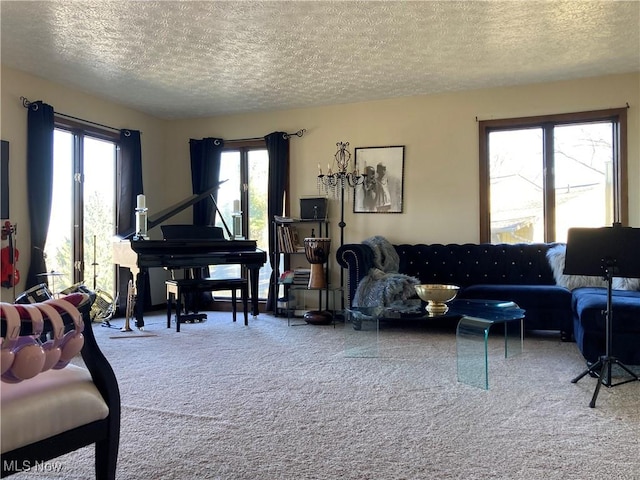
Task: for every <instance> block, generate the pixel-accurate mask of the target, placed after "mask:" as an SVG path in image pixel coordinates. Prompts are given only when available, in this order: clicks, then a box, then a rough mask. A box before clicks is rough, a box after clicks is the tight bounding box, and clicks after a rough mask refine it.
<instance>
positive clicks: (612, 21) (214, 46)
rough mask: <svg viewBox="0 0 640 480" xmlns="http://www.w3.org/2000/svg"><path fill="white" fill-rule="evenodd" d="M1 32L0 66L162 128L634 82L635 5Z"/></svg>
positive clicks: (32, 26)
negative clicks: (542, 85)
mask: <svg viewBox="0 0 640 480" xmlns="http://www.w3.org/2000/svg"><path fill="white" fill-rule="evenodd" d="M0 18H1V35H2V37H1V40H2V43H1V47H2V50H1V57H0V59H1V61H2V64H4V65H7V66H10V67H13V68H16V69H18V70H23V71H25V72H28V73H31V74H35V75H37V76H41V77H44V78H47V79H50V80H52V81H54V82H59V83H63V84H67V85H70V86H72V87H74V88H77V89H78V90H81V91H86V92H89V93H93V94H96V95H98V96H101V97H104V98H107V99H109V100H112V101H115V102H117V103H120V104H124V105H127V106H130V107H133V108H135V109H137V110H140V111H143V112H147V113H149V114H152V115H155V116H157V117H161V118H193V117H203V116H213V115H221V114H229V113H239V112H258V111H268V110H281V109H289V108H300V107H309V106H319V105H331V104H338V103H351V102H358V101H367V100H375V99H383V98H392V97H400V96H408V95H420V94H429V93H437V92H447V91H457V90H468V89H476V88H483V87H495V86H506V85H518V84H526V83H537V82H544V81H553V80H564V79H573V78H579V77H588V76H597V75H605V74H612V73H625V72H635V71H640V34H639V26H640V2H638V1H609V0H607V1H582V0H571V1H538V0H528V1H524V0H523V1H508V2H507V1H497V0H495V1H464V2H453V1H423V2H409V1H402V2H393V1H383V2H368V1H366V2H359V1H349V2H327V1H296V2H283V1H280V2H275V1H269V2H267V1H234V2H222V1H215V2H214V1H209V2H201V1H183V2H175V1H66V0H65V1H45V2H42V1H36V2H33V1H31V2H25V1H15V2H14V1H5V0H2V2H1V3H0ZM43 100H45V101H46V99H43Z"/></svg>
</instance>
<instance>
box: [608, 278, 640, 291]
mask: <svg viewBox="0 0 640 480" xmlns="http://www.w3.org/2000/svg"><path fill="white" fill-rule="evenodd" d="M611 287H612V288H613V289H614V290H640V278H623V277H613V280H612V281H611Z"/></svg>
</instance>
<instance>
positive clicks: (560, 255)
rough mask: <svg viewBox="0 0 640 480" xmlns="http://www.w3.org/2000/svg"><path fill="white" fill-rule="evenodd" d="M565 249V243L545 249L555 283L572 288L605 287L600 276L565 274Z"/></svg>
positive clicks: (605, 284)
mask: <svg viewBox="0 0 640 480" xmlns="http://www.w3.org/2000/svg"><path fill="white" fill-rule="evenodd" d="M566 251H567V247H566V245H556V246H555V247H551V248H550V249H549V250H547V260H548V261H549V265H550V266H551V270H553V277H554V278H555V279H556V284H558V285H560V286H561V287H565V288H568V289H569V290H573V289H575V288H579V287H606V286H607V282H606V281H605V280H604V279H603V278H602V277H592V276H587V275H565V274H564V273H563V272H564V257H565V253H566Z"/></svg>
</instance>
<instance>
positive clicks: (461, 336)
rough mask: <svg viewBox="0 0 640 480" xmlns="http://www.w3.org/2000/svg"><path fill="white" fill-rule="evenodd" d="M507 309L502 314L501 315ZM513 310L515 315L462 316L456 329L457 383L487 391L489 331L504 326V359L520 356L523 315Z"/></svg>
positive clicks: (522, 338)
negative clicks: (497, 325)
mask: <svg viewBox="0 0 640 480" xmlns="http://www.w3.org/2000/svg"><path fill="white" fill-rule="evenodd" d="M506 312H507V310H505V311H503V314H504V313H506ZM519 312H523V311H522V310H520V309H517V308H514V309H513V313H514V316H512V317H510V316H508V315H503V316H497V317H496V318H492V319H488V318H477V317H468V316H464V317H462V318H461V319H460V321H459V322H458V327H457V328H456V357H457V363H458V381H459V382H462V383H466V384H468V385H472V386H474V387H478V388H484V389H485V390H489V351H488V346H489V345H488V343H489V329H490V328H491V327H492V326H493V325H495V324H497V323H502V324H504V356H505V358H507V357H509V356H513V355H519V354H520V353H522V346H523V344H524V313H522V314H520V313H519Z"/></svg>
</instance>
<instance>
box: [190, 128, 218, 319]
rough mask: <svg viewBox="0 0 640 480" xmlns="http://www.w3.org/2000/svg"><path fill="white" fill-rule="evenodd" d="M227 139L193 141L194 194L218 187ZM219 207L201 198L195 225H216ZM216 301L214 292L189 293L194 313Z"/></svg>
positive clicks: (199, 274)
mask: <svg viewBox="0 0 640 480" xmlns="http://www.w3.org/2000/svg"><path fill="white" fill-rule="evenodd" d="M223 147H224V141H223V140H222V139H220V138H211V137H208V138H203V139H202V140H195V139H193V138H192V139H191V140H189V152H190V155H191V188H192V189H193V193H194V194H196V195H197V194H200V193H202V192H204V191H205V190H208V189H209V188H211V187H213V186H215V185H216V184H217V183H218V182H219V181H220V158H221V156H222V148H223ZM212 195H213V198H214V199H215V200H216V201H217V200H218V191H217V190H215V191H214V192H213V194H212ZM216 213H217V212H216V209H215V207H214V206H213V202H209V201H204V200H203V201H200V202H198V203H196V204H194V205H193V224H194V225H203V226H206V225H215V223H216ZM190 275H192V276H193V278H203V277H208V276H209V268H208V267H204V268H198V269H195V268H194V269H192V270H191V272H190ZM212 300H213V297H212V296H211V292H202V294H201V295H200V296H199V297H198V298H193V297H189V296H187V300H186V302H187V305H188V306H189V307H187V308H191V309H192V310H193V311H194V312H195V311H198V310H199V306H200V305H202V304H203V303H209V302H211V301H212Z"/></svg>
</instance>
